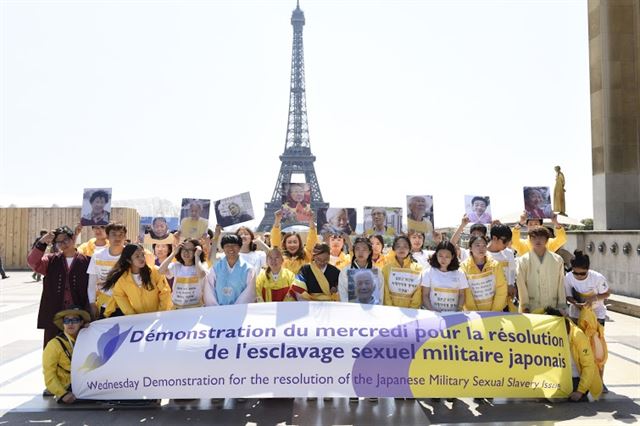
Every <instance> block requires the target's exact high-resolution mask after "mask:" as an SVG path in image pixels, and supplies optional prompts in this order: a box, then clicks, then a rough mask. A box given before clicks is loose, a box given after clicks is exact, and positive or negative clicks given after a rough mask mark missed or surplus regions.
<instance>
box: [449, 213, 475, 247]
mask: <svg viewBox="0 0 640 426" xmlns="http://www.w3.org/2000/svg"><path fill="white" fill-rule="evenodd" d="M469 222H470V221H469V217H468V216H467V214H466V213H465V214H464V215H462V220H461V221H460V225H458V229H456V232H454V233H453V235H452V236H451V240H449V241H451V244H453V245H454V246H457V245H458V243H459V242H460V236H461V235H462V231H464V227H465V226H467V225H468V224H469Z"/></svg>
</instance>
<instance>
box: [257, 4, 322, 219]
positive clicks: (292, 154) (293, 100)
mask: <svg viewBox="0 0 640 426" xmlns="http://www.w3.org/2000/svg"><path fill="white" fill-rule="evenodd" d="M304 22H305V21H304V13H303V12H302V10H301V9H300V2H299V1H298V2H297V4H296V8H295V9H294V11H293V13H292V14H291V25H292V26H293V51H292V54H291V93H290V95H289V121H288V124H287V139H286V142H285V145H284V153H283V154H282V155H281V156H280V161H281V162H282V163H281V165H280V173H278V180H277V181H276V187H275V189H274V190H273V195H272V196H271V202H269V203H265V207H264V217H263V218H262V222H260V225H259V226H258V231H260V232H265V231H269V230H270V229H271V226H272V225H273V220H274V213H275V212H276V211H277V210H279V209H280V208H282V199H283V193H282V184H283V183H292V181H291V176H292V175H304V177H305V182H306V183H308V184H309V186H310V187H311V209H312V210H313V211H314V212H317V210H318V208H322V207H329V203H325V202H324V201H323V199H322V193H321V192H320V185H319V184H318V178H317V177H316V171H315V168H314V167H313V163H314V161H316V157H315V156H314V155H313V154H311V145H310V143H309V125H308V123H307V100H306V90H305V83H304V50H303V45H302V27H303V26H304ZM296 183H297V182H296ZM289 224H291V225H307V223H288V225H289Z"/></svg>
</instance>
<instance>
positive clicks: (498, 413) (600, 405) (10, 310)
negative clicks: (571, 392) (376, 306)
mask: <svg viewBox="0 0 640 426" xmlns="http://www.w3.org/2000/svg"><path fill="white" fill-rule="evenodd" d="M9 275H10V278H9V279H6V280H1V281H0V330H2V331H1V333H0V425H4V424H51V425H62V424H64V425H76V424H78V425H83V424H86V425H102V424H109V425H131V424H163V425H174V424H232V425H255V424H258V425H263V424H264V425H274V424H280V425H285V424H286V425H290V424H295V425H329V424H340V425H348V424H354V425H413V424H420V425H425V424H446V423H473V424H483V423H486V424H495V423H498V422H499V423H502V424H543V423H548V424H551V423H554V424H555V423H560V424H584V425H596V424H611V423H614V422H616V423H636V422H638V421H639V420H640V405H639V404H638V402H639V401H640V319H638V318H634V317H631V316H626V315H621V314H617V313H614V312H610V314H609V317H610V321H608V322H607V324H606V331H607V341H608V344H609V361H608V363H607V369H606V372H605V383H606V384H607V386H608V387H609V390H610V392H609V393H608V394H606V395H603V397H602V398H601V400H600V401H597V402H593V403H589V404H586V403H581V404H569V403H550V402H548V401H546V400H517V401H516V400H502V399H496V400H494V401H493V402H484V403H481V404H477V403H476V402H474V401H473V400H472V399H467V398H463V399H457V400H453V401H446V400H442V401H440V402H433V401H431V400H416V401H414V400H406V401H405V400H394V399H390V398H384V399H380V401H379V402H377V403H372V402H369V401H367V400H360V402H359V403H357V404H354V403H349V401H348V400H347V399H346V398H334V399H333V400H332V401H323V400H322V398H320V399H319V400H318V401H317V402H308V401H306V400H305V399H304V398H297V399H250V400H248V401H246V402H244V403H237V402H236V401H234V400H230V399H227V400H225V401H224V403H218V404H216V403H213V402H211V401H209V400H193V401H174V400H162V401H161V402H160V405H159V406H153V407H122V406H112V405H107V404H104V403H100V404H83V405H76V406H73V407H64V406H60V405H58V404H56V403H55V401H53V399H52V398H44V397H42V395H41V394H42V390H43V389H44V381H43V377H42V370H41V357H42V331H40V330H37V329H36V316H37V311H38V304H39V301H40V291H41V283H37V282H34V281H33V280H32V278H31V273H29V272H16V271H9Z"/></svg>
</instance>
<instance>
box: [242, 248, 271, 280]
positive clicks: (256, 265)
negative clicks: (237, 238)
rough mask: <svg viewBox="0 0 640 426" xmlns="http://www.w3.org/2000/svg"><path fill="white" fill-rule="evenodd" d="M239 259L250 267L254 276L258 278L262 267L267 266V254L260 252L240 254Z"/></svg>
mask: <svg viewBox="0 0 640 426" xmlns="http://www.w3.org/2000/svg"><path fill="white" fill-rule="evenodd" d="M240 258H241V259H242V260H244V261H245V262H247V263H248V264H250V265H251V267H252V268H253V271H254V272H255V274H256V276H258V274H259V273H260V270H261V269H262V268H263V267H264V265H266V264H267V254H266V253H265V252H263V251H260V250H254V251H250V252H249V253H240Z"/></svg>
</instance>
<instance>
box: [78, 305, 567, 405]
mask: <svg viewBox="0 0 640 426" xmlns="http://www.w3.org/2000/svg"><path fill="white" fill-rule="evenodd" d="M567 342H568V341H567V335H566V330H565V326H564V322H563V320H562V319H561V318H555V317H548V316H544V315H523V314H501V313H490V312H486V313H474V312H472V313H466V314H465V313H454V314H447V315H440V314H437V313H434V312H430V311H422V310H413V309H400V308H394V307H386V306H374V305H361V304H355V303H349V304H347V303H334V302H289V303H284V302H281V303H260V304H249V305H236V306H220V307H215V308H194V309H181V310H175V311H168V312H161V313H153V314H143V315H132V316H126V317H119V318H111V319H106V320H101V321H97V322H94V323H92V324H91V325H90V326H89V327H88V328H86V329H84V330H82V331H81V332H80V335H79V337H78V340H77V343H76V345H75V348H74V352H73V362H72V387H73V392H74V394H75V395H76V396H77V397H79V398H89V399H138V398H212V397H254V398H260V397H301V396H336V397H346V396H378V397H414V396H416V397H428V396H438V397H448V396H450V397H455V396H460V397H461V396H474V397H475V396H478V397H482V396H509V397H566V396H567V395H568V394H569V393H570V392H571V371H570V364H569V361H568V359H569V358H568V356H569V347H568V343H567Z"/></svg>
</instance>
